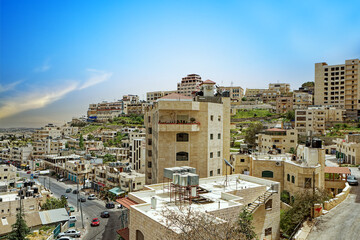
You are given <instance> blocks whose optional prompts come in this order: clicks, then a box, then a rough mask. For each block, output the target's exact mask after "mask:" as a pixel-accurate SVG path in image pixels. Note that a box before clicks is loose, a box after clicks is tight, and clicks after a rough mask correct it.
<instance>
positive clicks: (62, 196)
mask: <svg viewBox="0 0 360 240" xmlns="http://www.w3.org/2000/svg"><path fill="white" fill-rule="evenodd" d="M60 198H65V199H68V196H66V195H61V197H60Z"/></svg>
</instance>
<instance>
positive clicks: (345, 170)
mask: <svg viewBox="0 0 360 240" xmlns="http://www.w3.org/2000/svg"><path fill="white" fill-rule="evenodd" d="M325 173H339V174H351V172H350V169H349V168H347V167H325Z"/></svg>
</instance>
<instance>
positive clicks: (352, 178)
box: [347, 175, 359, 185]
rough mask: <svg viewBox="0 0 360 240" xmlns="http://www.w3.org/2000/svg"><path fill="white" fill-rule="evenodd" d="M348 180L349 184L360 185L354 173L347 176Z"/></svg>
mask: <svg viewBox="0 0 360 240" xmlns="http://www.w3.org/2000/svg"><path fill="white" fill-rule="evenodd" d="M347 182H348V184H349V185H359V182H358V180H357V178H356V177H355V176H354V175H349V176H348V177H347Z"/></svg>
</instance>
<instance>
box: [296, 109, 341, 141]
mask: <svg viewBox="0 0 360 240" xmlns="http://www.w3.org/2000/svg"><path fill="white" fill-rule="evenodd" d="M344 118H345V110H344V109H338V108H334V107H326V106H322V107H315V106H314V107H309V108H308V109H301V110H300V109H297V110H296V111H295V128H296V129H297V130H298V132H299V134H301V135H306V134H307V133H308V131H312V133H313V134H320V135H324V134H325V130H326V124H327V123H329V122H342V121H344Z"/></svg>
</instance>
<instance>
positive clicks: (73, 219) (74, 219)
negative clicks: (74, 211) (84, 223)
mask: <svg viewBox="0 0 360 240" xmlns="http://www.w3.org/2000/svg"><path fill="white" fill-rule="evenodd" d="M69 221H70V222H76V221H77V219H76V216H70V217H69Z"/></svg>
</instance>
